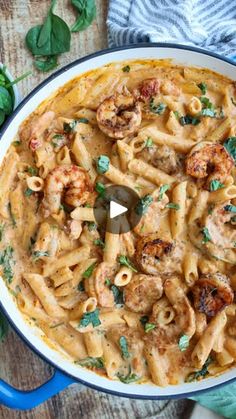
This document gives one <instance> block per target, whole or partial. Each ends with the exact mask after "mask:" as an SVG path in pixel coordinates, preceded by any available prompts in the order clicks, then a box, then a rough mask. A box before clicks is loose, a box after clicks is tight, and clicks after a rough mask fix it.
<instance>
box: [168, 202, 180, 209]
mask: <svg viewBox="0 0 236 419" xmlns="http://www.w3.org/2000/svg"><path fill="white" fill-rule="evenodd" d="M166 208H170V209H174V210H176V211H178V210H179V209H180V206H179V204H175V203H174V202H169V203H168V204H166Z"/></svg>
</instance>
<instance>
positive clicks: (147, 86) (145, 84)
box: [135, 77, 161, 102]
mask: <svg viewBox="0 0 236 419" xmlns="http://www.w3.org/2000/svg"><path fill="white" fill-rule="evenodd" d="M160 85H161V83H160V80H158V79H157V78H155V77H152V78H150V79H146V80H143V81H142V83H140V85H139V87H138V89H137V90H136V91H135V95H136V97H137V98H138V99H139V100H141V101H142V102H147V101H148V100H150V99H151V98H152V97H153V96H156V95H157V94H159V93H160Z"/></svg>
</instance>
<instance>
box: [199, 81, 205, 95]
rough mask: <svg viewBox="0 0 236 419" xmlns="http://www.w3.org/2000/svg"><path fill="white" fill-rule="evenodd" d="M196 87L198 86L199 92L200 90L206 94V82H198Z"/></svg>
mask: <svg viewBox="0 0 236 419" xmlns="http://www.w3.org/2000/svg"><path fill="white" fill-rule="evenodd" d="M197 87H199V89H200V90H201V92H202V94H203V95H205V94H206V91H207V85H206V83H205V82H203V83H199V84H198V85H197Z"/></svg>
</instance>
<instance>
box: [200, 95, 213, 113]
mask: <svg viewBox="0 0 236 419" xmlns="http://www.w3.org/2000/svg"><path fill="white" fill-rule="evenodd" d="M200 101H201V103H202V104H203V109H202V110H201V113H200V114H201V115H202V116H209V117H210V118H215V117H216V110H215V107H214V105H213V103H211V101H210V99H209V98H208V97H206V96H201V97H200Z"/></svg>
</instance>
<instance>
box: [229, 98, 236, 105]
mask: <svg viewBox="0 0 236 419" xmlns="http://www.w3.org/2000/svg"><path fill="white" fill-rule="evenodd" d="M230 99H231V102H232V104H233V105H234V106H236V101H235V100H234V98H233V97H231V98H230Z"/></svg>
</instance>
